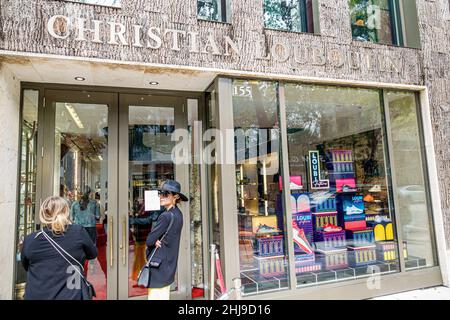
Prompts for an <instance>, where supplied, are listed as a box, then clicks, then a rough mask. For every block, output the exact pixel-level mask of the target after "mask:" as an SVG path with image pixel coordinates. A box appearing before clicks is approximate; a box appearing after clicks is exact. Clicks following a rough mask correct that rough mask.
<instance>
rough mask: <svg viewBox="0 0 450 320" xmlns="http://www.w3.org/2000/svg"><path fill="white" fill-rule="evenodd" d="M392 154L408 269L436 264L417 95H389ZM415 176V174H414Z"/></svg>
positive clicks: (398, 209) (398, 93)
mask: <svg viewBox="0 0 450 320" xmlns="http://www.w3.org/2000/svg"><path fill="white" fill-rule="evenodd" d="M387 100H388V103H389V116H390V124H391V131H390V135H391V139H392V147H393V148H392V149H393V155H392V157H391V161H392V167H393V169H394V170H393V172H395V179H396V182H397V188H398V189H397V199H398V200H397V201H398V202H397V213H398V214H399V215H400V221H401V232H402V238H403V241H405V246H406V250H405V254H407V255H408V256H409V259H408V261H406V268H407V269H414V268H417V267H423V266H433V265H435V263H436V262H435V260H434V259H435V258H434V251H433V237H432V234H431V226H432V218H431V210H430V206H429V203H428V199H427V196H426V194H427V188H426V184H425V172H424V167H423V161H424V160H423V159H424V154H423V149H422V148H421V146H420V131H419V124H418V123H419V122H418V119H417V106H416V96H415V94H414V93H410V92H388V93H387ZM412 173H413V174H412Z"/></svg>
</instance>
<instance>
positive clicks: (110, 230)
mask: <svg viewBox="0 0 450 320" xmlns="http://www.w3.org/2000/svg"><path fill="white" fill-rule="evenodd" d="M113 234H114V232H113V217H109V223H108V242H109V266H110V267H111V268H112V266H113V263H114V257H113V255H114V250H113V246H114V238H113Z"/></svg>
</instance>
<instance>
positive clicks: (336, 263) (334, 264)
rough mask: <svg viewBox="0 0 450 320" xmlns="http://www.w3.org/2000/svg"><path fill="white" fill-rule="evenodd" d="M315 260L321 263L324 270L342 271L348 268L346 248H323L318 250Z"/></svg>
mask: <svg viewBox="0 0 450 320" xmlns="http://www.w3.org/2000/svg"><path fill="white" fill-rule="evenodd" d="M316 252H317V259H318V260H319V261H321V262H322V264H323V268H324V269H325V270H334V269H343V268H347V267H348V256H347V249H346V248H343V249H342V248H341V249H338V248H326V249H325V248H324V249H318V250H316Z"/></svg>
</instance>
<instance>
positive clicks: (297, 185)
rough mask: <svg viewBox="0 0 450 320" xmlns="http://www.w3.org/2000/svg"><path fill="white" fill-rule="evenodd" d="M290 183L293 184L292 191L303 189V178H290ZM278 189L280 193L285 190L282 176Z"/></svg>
mask: <svg viewBox="0 0 450 320" xmlns="http://www.w3.org/2000/svg"><path fill="white" fill-rule="evenodd" d="M289 182H290V184H291V191H292V190H302V189H303V185H302V176H290V177H289ZM278 188H279V189H280V191H281V190H283V177H282V176H280V177H279V179H278Z"/></svg>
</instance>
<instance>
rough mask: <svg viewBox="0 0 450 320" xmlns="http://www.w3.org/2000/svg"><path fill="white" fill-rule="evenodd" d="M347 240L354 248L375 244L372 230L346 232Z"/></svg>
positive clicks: (362, 229) (363, 229)
mask: <svg viewBox="0 0 450 320" xmlns="http://www.w3.org/2000/svg"><path fill="white" fill-rule="evenodd" d="M345 234H346V236H347V240H348V241H349V242H350V243H351V244H352V245H354V246H366V245H370V244H373V243H374V242H375V237H374V235H373V229H372V228H361V229H355V230H346V231H345Z"/></svg>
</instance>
